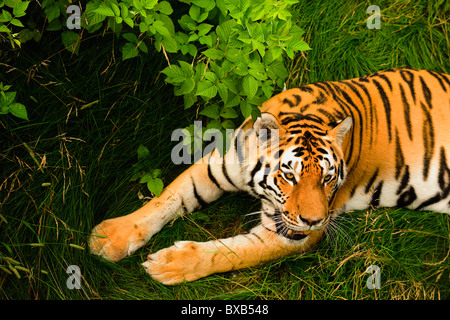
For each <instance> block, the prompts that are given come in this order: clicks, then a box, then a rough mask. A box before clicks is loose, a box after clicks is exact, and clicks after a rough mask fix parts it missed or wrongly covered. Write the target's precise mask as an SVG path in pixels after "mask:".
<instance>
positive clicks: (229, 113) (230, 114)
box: [220, 108, 239, 119]
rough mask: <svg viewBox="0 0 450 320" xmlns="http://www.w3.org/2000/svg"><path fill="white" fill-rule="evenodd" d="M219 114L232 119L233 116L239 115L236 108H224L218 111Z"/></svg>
mask: <svg viewBox="0 0 450 320" xmlns="http://www.w3.org/2000/svg"><path fill="white" fill-rule="evenodd" d="M220 116H221V117H222V118H226V119H234V118H237V117H238V116H239V115H238V114H237V112H236V110H234V109H233V108H225V109H223V111H222V112H221V113H220Z"/></svg>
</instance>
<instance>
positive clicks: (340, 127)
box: [255, 116, 352, 240]
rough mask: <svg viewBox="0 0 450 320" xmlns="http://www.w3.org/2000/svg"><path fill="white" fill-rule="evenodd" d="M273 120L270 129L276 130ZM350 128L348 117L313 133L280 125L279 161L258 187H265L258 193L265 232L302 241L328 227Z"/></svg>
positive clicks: (274, 161) (274, 160) (276, 158)
mask: <svg viewBox="0 0 450 320" xmlns="http://www.w3.org/2000/svg"><path fill="white" fill-rule="evenodd" d="M265 117H266V118H267V116H265ZM273 121H276V120H275V119H272V124H271V125H270V127H271V128H273V127H275V126H274V124H273ZM266 122H267V120H266ZM351 126H352V119H351V118H350V117H347V118H345V119H344V120H342V121H339V122H338V123H337V124H336V123H334V124H323V125H322V126H321V127H319V126H317V125H316V126H315V128H314V129H311V127H308V126H306V125H305V126H304V127H303V128H302V130H298V128H297V129H296V130H295V132H292V131H293V130H289V129H288V130H286V129H285V128H282V127H281V126H280V125H279V124H278V123H277V128H278V130H280V133H279V134H280V144H279V147H278V150H277V152H276V154H275V156H274V157H273V158H272V159H270V160H269V159H268V160H267V161H268V162H271V164H270V167H271V170H270V171H268V170H265V173H266V174H267V173H268V172H270V173H269V174H268V175H267V177H266V178H265V181H264V183H263V184H262V183H259V185H260V186H262V187H264V188H262V189H261V190H259V191H260V192H262V194H261V198H262V201H263V219H262V220H263V224H264V225H266V226H267V228H270V226H272V228H273V226H275V229H276V230H273V231H276V232H277V233H278V234H279V235H280V236H282V237H284V238H287V239H289V240H302V239H304V238H306V237H307V235H308V234H309V233H310V232H311V231H317V230H320V229H323V228H325V227H326V226H327V224H328V222H329V219H330V213H329V204H330V203H331V201H332V198H333V195H334V194H335V192H336V191H337V190H338V189H339V187H340V186H341V185H342V183H343V182H344V180H345V176H346V165H345V161H344V155H343V152H342V149H341V144H342V142H343V138H344V136H345V135H346V133H347V132H348V131H349V129H350V128H351ZM268 166H269V164H268V163H266V164H265V165H261V167H265V168H267V167H268ZM255 178H256V179H258V177H257V175H255ZM257 191H258V190H257Z"/></svg>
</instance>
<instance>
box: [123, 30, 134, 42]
mask: <svg viewBox="0 0 450 320" xmlns="http://www.w3.org/2000/svg"><path fill="white" fill-rule="evenodd" d="M122 37H124V38H125V39H127V40H128V41H129V42H132V43H137V41H138V39H137V37H136V35H135V34H134V33H130V32H127V33H124V34H123V35H122Z"/></svg>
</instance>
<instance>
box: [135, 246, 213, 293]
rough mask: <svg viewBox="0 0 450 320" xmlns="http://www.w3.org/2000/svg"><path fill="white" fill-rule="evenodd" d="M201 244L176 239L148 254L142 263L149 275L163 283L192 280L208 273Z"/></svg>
mask: <svg viewBox="0 0 450 320" xmlns="http://www.w3.org/2000/svg"><path fill="white" fill-rule="evenodd" d="M202 253H204V251H203V250H201V244H200V243H196V242H191V241H178V242H175V244H174V245H173V246H171V247H169V248H166V249H162V250H160V251H158V252H156V253H154V254H150V255H149V256H148V260H147V261H146V262H144V263H142V265H143V266H144V268H145V270H146V271H147V273H148V274H150V276H151V277H152V278H153V279H155V280H156V281H159V282H161V283H163V284H165V285H175V284H179V283H181V282H183V281H194V280H197V279H199V278H202V277H205V276H207V275H209V274H210V272H208V271H207V267H208V266H207V265H205V263H202V260H203V259H202Z"/></svg>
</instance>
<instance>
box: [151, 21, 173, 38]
mask: <svg viewBox="0 0 450 320" xmlns="http://www.w3.org/2000/svg"><path fill="white" fill-rule="evenodd" d="M153 27H154V28H155V29H156V31H158V33H159V34H161V35H162V36H165V37H171V36H172V35H171V34H170V32H169V29H167V28H166V27H165V26H164V22H162V21H160V20H157V21H155V22H153Z"/></svg>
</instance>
